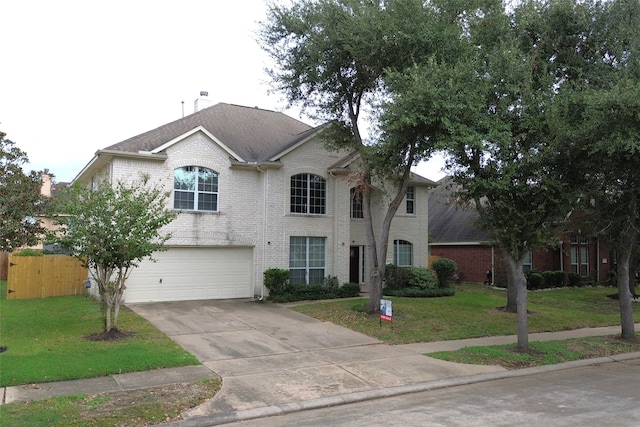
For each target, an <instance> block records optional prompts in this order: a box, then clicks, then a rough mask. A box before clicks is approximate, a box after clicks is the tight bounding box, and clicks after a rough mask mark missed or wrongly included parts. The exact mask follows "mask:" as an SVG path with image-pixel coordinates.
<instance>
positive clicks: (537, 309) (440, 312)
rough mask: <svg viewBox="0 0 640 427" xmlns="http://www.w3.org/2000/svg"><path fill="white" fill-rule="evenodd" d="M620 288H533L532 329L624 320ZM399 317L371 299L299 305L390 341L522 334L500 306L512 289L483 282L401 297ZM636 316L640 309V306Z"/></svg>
mask: <svg viewBox="0 0 640 427" xmlns="http://www.w3.org/2000/svg"><path fill="white" fill-rule="evenodd" d="M612 293H616V289H615V288H606V287H587V288H562V289H554V290H545V291H536V292H530V293H529V296H528V302H529V304H528V308H529V311H530V312H531V314H530V315H529V332H530V333H533V332H553V331H563V330H571V329H579V328H588V327H598V326H612V325H619V324H620V314H619V308H618V301H616V300H613V299H611V298H608V295H611V294H612ZM385 298H387V299H391V300H392V301H393V323H387V322H382V325H380V321H379V317H378V316H376V315H372V314H369V313H367V312H365V311H364V310H363V307H364V305H365V304H366V300H365V299H357V300H341V301H329V302H322V303H313V304H302V305H298V306H295V307H292V308H293V309H294V310H296V311H298V312H300V313H304V314H307V315H309V316H312V317H315V318H317V319H321V320H325V321H329V322H333V323H335V324H338V325H342V326H345V327H347V328H349V329H353V330H355V331H358V332H361V333H363V334H366V335H369V336H371V337H374V338H377V339H379V340H381V341H384V342H386V343H389V344H408V343H413V342H429V341H446V340H457V339H464V338H478V337H485V336H497V335H515V334H516V315H515V314H513V313H505V312H503V311H501V310H500V309H499V308H498V307H501V306H504V305H505V303H506V291H504V290H497V289H490V288H487V287H485V286H482V285H475V284H459V285H456V294H455V295H454V296H451V297H443V298H424V299H423V298H396V297H385ZM634 315H635V319H636V322H639V321H640V313H638V310H636V312H635V314H634Z"/></svg>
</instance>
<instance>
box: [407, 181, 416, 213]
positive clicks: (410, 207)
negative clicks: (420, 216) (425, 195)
mask: <svg viewBox="0 0 640 427" xmlns="http://www.w3.org/2000/svg"><path fill="white" fill-rule="evenodd" d="M405 199H406V200H407V214H409V215H414V214H415V213H416V211H415V208H416V207H415V205H416V188H415V187H413V186H409V187H407V195H406V196H405Z"/></svg>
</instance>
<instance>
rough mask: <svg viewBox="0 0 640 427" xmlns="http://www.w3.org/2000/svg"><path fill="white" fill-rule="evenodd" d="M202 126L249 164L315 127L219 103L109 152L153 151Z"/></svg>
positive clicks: (283, 147)
mask: <svg viewBox="0 0 640 427" xmlns="http://www.w3.org/2000/svg"><path fill="white" fill-rule="evenodd" d="M198 126H202V127H204V128H205V129H206V130H207V131H208V132H209V133H211V134H212V135H214V136H215V137H216V138H218V139H219V140H220V141H221V142H222V143H223V144H224V145H226V146H227V147H229V148H230V149H231V150H232V151H233V152H234V153H236V154H238V155H239V156H240V157H242V159H243V160H244V161H246V162H261V161H266V160H268V159H269V158H271V157H273V156H274V155H276V154H278V153H280V152H281V151H283V150H286V149H287V148H289V147H290V146H292V145H294V144H296V143H297V142H299V141H300V140H302V139H303V138H305V137H306V136H307V135H308V134H310V133H311V132H313V128H312V127H311V126H309V125H307V124H306V123H303V122H301V121H299V120H296V119H294V118H291V117H289V116H287V115H285V114H283V113H279V112H276V111H269V110H262V109H259V108H251V107H243V106H239V105H232V104H224V103H219V104H216V105H213V106H211V107H209V108H205V109H203V110H200V111H198V112H197V113H194V114H191V115H189V116H186V117H183V118H181V119H179V120H176V121H173V122H171V123H167V124H165V125H163V126H160V127H158V128H156V129H153V130H150V131H148V132H145V133H142V134H140V135H137V136H134V137H133V138H129V139H127V140H124V141H122V142H119V143H117V144H115V145H112V146H110V147H106V148H105V150H111V151H122V152H132V153H137V152H140V151H147V152H148V151H153V150H154V149H156V148H158V147H160V146H162V145H163V144H165V143H167V142H168V141H171V140H173V139H175V138H177V137H179V136H180V135H183V134H185V133H187V132H189V131H191V130H193V129H195V128H197V127H198Z"/></svg>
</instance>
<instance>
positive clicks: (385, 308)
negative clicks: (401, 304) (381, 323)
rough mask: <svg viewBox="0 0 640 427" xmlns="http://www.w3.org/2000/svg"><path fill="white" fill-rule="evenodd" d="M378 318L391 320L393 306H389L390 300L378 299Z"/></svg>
mask: <svg viewBox="0 0 640 427" xmlns="http://www.w3.org/2000/svg"><path fill="white" fill-rule="evenodd" d="M380 320H385V321H387V322H391V321H393V308H392V307H391V300H388V299H381V300H380Z"/></svg>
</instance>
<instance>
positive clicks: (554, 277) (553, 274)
mask: <svg viewBox="0 0 640 427" xmlns="http://www.w3.org/2000/svg"><path fill="white" fill-rule="evenodd" d="M542 276H543V277H544V287H545V288H561V287H563V286H564V276H565V273H564V271H562V270H556V271H543V272H542Z"/></svg>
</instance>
